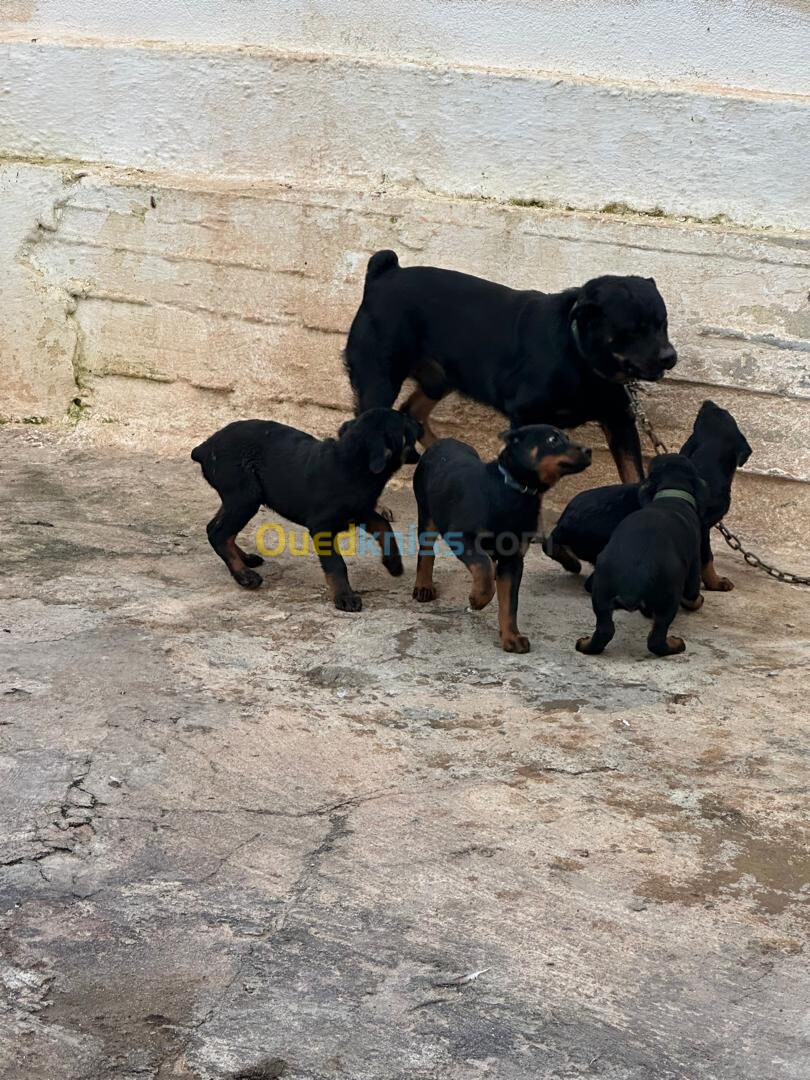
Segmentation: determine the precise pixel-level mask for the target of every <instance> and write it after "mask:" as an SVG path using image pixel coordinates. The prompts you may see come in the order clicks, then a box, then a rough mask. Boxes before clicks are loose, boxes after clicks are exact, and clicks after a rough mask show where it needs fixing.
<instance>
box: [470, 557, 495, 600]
mask: <svg viewBox="0 0 810 1080" xmlns="http://www.w3.org/2000/svg"><path fill="white" fill-rule="evenodd" d="M488 562H489V565H487V564H485V563H478V562H477V563H473V565H472V566H471V567H470V573H471V574H472V579H473V587H472V591H471V593H470V607H471V608H472V609H473V610H474V611H480V610H481V608H485V607H486V606H487V604H488V603H489V602H490V600H491V599H492V597H493V596H494V595H495V574H494V571H493V566H492V561H491V560H488Z"/></svg>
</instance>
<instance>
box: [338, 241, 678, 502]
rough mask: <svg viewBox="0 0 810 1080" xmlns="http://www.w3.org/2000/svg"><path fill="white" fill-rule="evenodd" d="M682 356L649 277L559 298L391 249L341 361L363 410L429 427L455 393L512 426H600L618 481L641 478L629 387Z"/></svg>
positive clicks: (601, 280) (380, 260)
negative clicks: (397, 411)
mask: <svg viewBox="0 0 810 1080" xmlns="http://www.w3.org/2000/svg"><path fill="white" fill-rule="evenodd" d="M676 360H677V354H676V352H675V350H674V348H673V347H672V345H671V344H670V342H669V338H668V336H667V309H666V307H665V306H664V301H663V300H662V298H661V295H660V293H659V292H658V289H657V288H656V285H655V282H654V281H653V279H652V278H641V277H612V276H606V277H598V278H594V279H593V280H592V281H588V282H586V283H585V285H583V286H582V287H581V288H573V289H566V290H565V291H564V292H561V293H541V292H536V291H534V290H528V291H522V292H518V291H515V290H514V289H509V288H507V287H506V286H505V285H498V284H496V283H494V282H492V281H485V280H483V279H482V278H477V277H470V276H469V275H468V274H459V273H456V272H455V271H453V270H440V269H436V268H435V267H432V266H413V267H409V268H402V267H400V265H399V262H398V260H397V256H396V254H395V253H394V252H393V251H378V252H377V253H376V255H373V256H372V257H371V259H370V260H369V264H368V269H367V271H366V282H365V289H364V292H363V301H362V303H361V305H360V308H359V310H358V312H357V314H356V315H355V318H354V322H353V323H352V327H351V330H350V331H349V338H348V341H347V344H346V353H345V361H346V367H347V370H348V373H349V379H350V380H351V384H352V387H353V389H354V394H355V401H356V407H357V411H358V412H361V411H362V410H363V409H368V408H371V407H372V406H374V405H393V403H394V401H395V400H396V397H397V394H398V393H399V391H400V389H401V387H402V384H403V382H404V381H405V379H406V378H408V377H410V378H413V379H415V380H416V383H417V389H416V391H415V392H414V393H413V394H411V396H410V397H409V398H408V400H407V401H406V402H405V405H404V406H403V407H404V408H405V409H406V410H407V411H408V412H410V413H411V415H412V416H414V417H416V419H418V420H420V421H422V423H423V424H424V425H425V438H424V439H423V442H424V444H425V445H426V446H428V445H430V443H431V442H433V441H434V439H435V436H434V435H433V433H432V432H431V430H430V428H429V427H428V424H427V420H428V417H429V415H430V413H431V410H432V409H433V408H434V407H435V405H436V404H437V403H438V402H439V401H440V400H441V399H442V398H443V397H445V396H446V395H447V394H449V393H450V392H451V391H452V390H457V391H460V392H461V393H462V394H465V395H466V396H467V397H470V398H473V399H474V400H476V401H481V402H483V403H484V404H486V405H491V406H492V407H493V408H495V409H498V410H499V411H500V412H502V413H504V414H505V415H506V416H507V417H508V418H509V421H510V423H511V425H512V426H513V427H519V426H520V425H522V424H538V423H545V424H555V425H557V426H558V427H563V428H572V427H577V426H578V425H579V424H584V423H585V422H586V421H590V420H596V421H598V422H599V423H600V424H601V425H602V428H603V430H604V432H605V435H606V437H607V441H608V445H609V446H610V449H611V452H612V453H613V456H614V458H615V460H616V465H617V467H618V470H619V475H620V476H621V478H622V480H624V481H626V482H628V483H629V482H631V481H635V480H641V479H642V477H643V475H644V471H643V463H642V459H641V447H640V444H639V438H638V432H637V430H636V422H635V418H634V416H633V411H632V408H631V406H630V399H629V397H628V394H627V390H626V388H625V387H624V386H623V385H622V384H623V383H625V382H627V380H628V379H651V380H655V379H660V378H661V376H662V375H663V374H664V372H665V371H667V370H668V369H669V368H671V367H673V366H674V364H675V361H676Z"/></svg>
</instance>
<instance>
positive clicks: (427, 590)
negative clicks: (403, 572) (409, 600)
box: [413, 585, 437, 604]
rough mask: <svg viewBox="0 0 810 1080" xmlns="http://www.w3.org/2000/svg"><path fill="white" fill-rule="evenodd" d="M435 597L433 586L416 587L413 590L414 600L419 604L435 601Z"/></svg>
mask: <svg viewBox="0 0 810 1080" xmlns="http://www.w3.org/2000/svg"><path fill="white" fill-rule="evenodd" d="M436 596H437V592H436V586H435V585H430V586H426V585H417V586H415V588H414V590H413V598H414V600H418V601H419V603H420V604H428V603H430V601H431V600H435V599H436Z"/></svg>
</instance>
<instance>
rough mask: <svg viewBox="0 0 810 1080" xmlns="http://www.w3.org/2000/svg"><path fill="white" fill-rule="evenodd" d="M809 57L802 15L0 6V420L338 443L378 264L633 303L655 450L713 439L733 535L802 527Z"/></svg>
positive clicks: (181, 3) (649, 1) (541, 6)
mask: <svg viewBox="0 0 810 1080" xmlns="http://www.w3.org/2000/svg"><path fill="white" fill-rule="evenodd" d="M808 55H810V4H808V3H805V2H798V0H795V2H777V0H729V2H725V3H719V2H717V3H709V2H704V0H691V2H687V3H678V4H672V3H668V2H665V0H637V2H633V3H630V2H628V0H588V2H584V0H582V2H578V0H548V2H539V0H503V2H485V0H444V2H437V0H406V2H404V3H400V4H398V5H396V6H393V5H390V4H387V3H383V2H382V0H368V2H363V3H360V2H356V0H309V2H306V3H303V2H302V3H289V2H288V3H283V2H277V0H261V2H259V0H223V2H217V3H214V2H213V0H193V2H192V0H152V2H146V0H140V2H133V3H129V4H125V3H110V2H106V3H102V2H100V0H84V2H82V3H80V4H77V3H74V2H71V0H2V2H1V3H0V283H1V284H0V291H1V292H2V296H3V300H4V303H3V305H2V306H1V307H0V369H2V371H3V373H4V377H5V378H4V395H3V400H2V402H0V415H5V416H7V417H10V418H12V419H22V418H26V417H28V418H31V417H46V418H48V419H49V420H51V421H53V422H57V421H59V422H62V421H64V420H65V419H66V418H69V419H70V421H71V422H78V423H81V424H82V425H83V426H84V427H85V428H86V429H87V430H88V431H90V432H93V433H94V435H95V436H96V437H98V438H105V439H108V440H118V441H121V440H127V441H130V442H132V443H133V444H136V445H140V444H144V443H146V442H147V441H149V443H150V445H153V444H154V442H155V440H156V439H157V440H160V441H161V442H162V444H163V445H165V446H167V447H176V446H179V445H185V443H186V442H187V441H189V440H190V439H191V438H194V437H196V436H197V435H198V434H200V433H204V432H205V431H206V430H208V428H210V426H211V425H212V424H215V423H218V422H220V421H221V420H225V419H228V418H230V417H232V416H235V415H248V414H256V413H272V414H273V415H278V416H281V417H283V418H287V419H291V420H294V421H297V422H300V423H301V424H303V425H306V424H309V425H311V426H312V427H313V428H316V429H318V430H321V431H325V430H329V429H331V428H334V425H335V422H336V419H337V414H338V413H341V414H342V412H343V411H344V410H345V409H346V408H347V406H348V400H349V398H348V392H347V387H346V384H345V380H344V377H343V374H342V370H341V367H340V361H339V354H340V349H341V346H342V343H343V336H344V334H345V330H346V329H347V326H348V323H349V321H350V319H351V315H352V312H353V310H354V308H355V306H356V303H357V301H358V299H359V294H360V288H361V278H362V268H363V265H364V262H365V260H366V258H367V256H368V254H369V253H370V252H371V251H373V250H374V249H375V248H377V247H380V246H393V247H395V248H396V249H397V250H398V251H399V252H400V254H401V257H402V260H403V262H406V263H407V262H410V263H415V262H433V263H438V264H441V265H446V266H454V267H456V268H459V269H468V270H470V271H472V272H477V273H481V274H484V275H486V276H489V277H492V278H496V279H500V280H503V281H506V282H510V283H513V284H516V285H522V286H530V285H534V286H536V287H540V288H549V289H552V288H560V287H563V286H566V285H570V284H574V283H579V282H582V281H584V280H586V279H587V278H588V277H591V276H593V275H595V274H598V273H603V272H609V271H614V272H619V273H633V272H637V273H642V274H646V275H653V276H655V277H656V279H657V280H658V282H659V284H660V286H661V288H662V291H663V292H664V295H665V297H666V299H667V302H668V304H669V307H670V312H671V319H670V323H671V328H672V335H673V339H674V340H675V342H676V344H677V345H678V347H679V351H680V353H681V356H682V362H681V363H680V364H679V366H678V368H676V370H675V372H674V373H673V376H672V378H671V379H668V380H667V383H666V384H665V385H662V386H660V387H658V388H656V391H655V396H654V398H653V399H652V400H651V408H652V409H653V411H654V412H655V414H656V416H657V418H658V419H659V420H660V422H661V424H662V426H663V427H664V428H665V430H666V431H667V432H668V433H669V434H670V435H671V437H672V438H673V439H675V440H677V439H678V438H680V436H681V434H682V433H683V431H684V430H685V429H686V428H688V426H689V423H690V421H691V416H692V415H693V413H694V409H695V408H696V406H697V404H698V403H699V401H700V400H702V398H703V397H706V396H712V397H714V398H715V399H716V400H718V401H719V402H720V403H721V404H725V405H727V406H729V407H731V408H732V409H733V410H734V411H735V413H736V414H738V415H739V417H740V419H741V422H743V421H744V427H745V428H746V430H747V431H748V432H749V434H750V436H751V441H752V442H755V443H756V448H757V452H756V454H755V456H754V457H753V458H752V460H751V463H750V467H749V470H748V472H749V476H750V477H751V478H752V479H750V480H748V481H747V483H748V490H749V491H750V492H754V490H756V492H757V498H756V499H755V500H754V499H753V498H752V499H751V507H752V508H759V510H760V516H761V509H762V504H763V499H762V493H763V492H766V493H767V499H766V500H765V501H766V502H767V505H768V508H769V512H770V513H777V512H778V513H779V514H781V515H783V516H785V518H786V520H787V519H788V518H795V517H796V515H799V518H801V517H802V515H807V517H810V500H809V499H808V492H810V488H808V487H807V482H808V481H810V450H809V449H808V447H807V437H806V432H807V431H808V421H809V420H810V403H808V396H810V371H808V368H809V367H810V304H808V289H810V272H809V270H810V180H808V170H807V160H808V157H810V64H808V63H807V56H808ZM522 204H531V205H522ZM639 212H640V213H639ZM444 415H445V419H446V423H447V424H448V425H450V426H453V427H454V428H460V429H463V427H464V425H465V423H466V422H467V421H466V416H467V413H466V412H465V410H464V409H463V408H460V407H458V406H453V405H449V406H448V407H447V408H445V414H444ZM756 476H760V477H762V478H763V479H762V481H761V482H759V483H758V482H757V481H756V480H755V479H753V478H754V477H756ZM769 478H770V479H769ZM776 478H781V479H780V480H779V482H777V479H776ZM745 483H746V482H744V483H743V484H742V485H741V498H743V500H744V499H745V497H746V495H745V490H743V489H745ZM741 505H745V504H744V503H743V504H741Z"/></svg>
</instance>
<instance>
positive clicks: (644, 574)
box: [577, 454, 707, 656]
mask: <svg viewBox="0 0 810 1080" xmlns="http://www.w3.org/2000/svg"><path fill="white" fill-rule="evenodd" d="M706 496H707V485H706V483H705V482H704V481H703V480H701V478H700V477H699V476H698V473H697V469H696V468H695V466H694V464H693V463H692V462H691V461H690V460H689V458H687V457H684V456H683V455H682V454H662V455H661V457H657V458H655V460H654V461H653V462H652V464H651V465H650V475H649V478H648V479H647V480H645V482H644V483H643V484H642V485H641V487H640V489H639V492H638V499H639V503H640V504H641V509H640V510H636V511H635V512H634V513H632V514H630V515H629V516H628V517H626V518H625V519H624V521H622V522H621V523H620V524H619V526H618V527H617V529H616V530H615V532H614V533H613V535H612V536H611V538H610V540H609V541H608V543H607V546H606V547H605V549H604V551H603V552H602V553H601V554H600V555H599V557H598V558H597V560H596V569H595V570H594V572H593V580H592V585H591V600H592V603H593V610H594V614H595V615H596V629H595V630H594V632H593V634H591V636H590V637H581V638H580V639H579V640H578V641H577V650H578V651H579V652H582V653H588V654H589V655H594V654H597V653H601V652H604V650H605V646H606V645H607V644H608V642H609V641H610V640H611V639H612V637H613V635H614V633H615V632H616V628H615V626H614V624H613V612H614V611H615V610H616V609H617V608H620V609H622V610H624V611H642V612H643V613H644V614H645V615H648V616H649V617H650V618H652V620H653V625H652V630H651V631H650V634H649V636H648V638H647V647H648V649H649V650H650V652H652V653H655V654H656V656H671V655H673V654H674V653H681V652H683V651H684V649H685V648H686V645H685V643H684V641H683V639H682V638H679V637H670V636H669V628H670V625H671V624H672V621H673V619H674V618H675V616H676V614H677V613H678V607H679V606H681V605H682V606H683V607H684V608H686V609H687V610H689V611H697V610H698V608H700V607H701V605H702V604H703V596H702V594H701V592H700V531H701V524H700V518H701V513H702V512H703V511H704V509H705V501H706Z"/></svg>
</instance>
